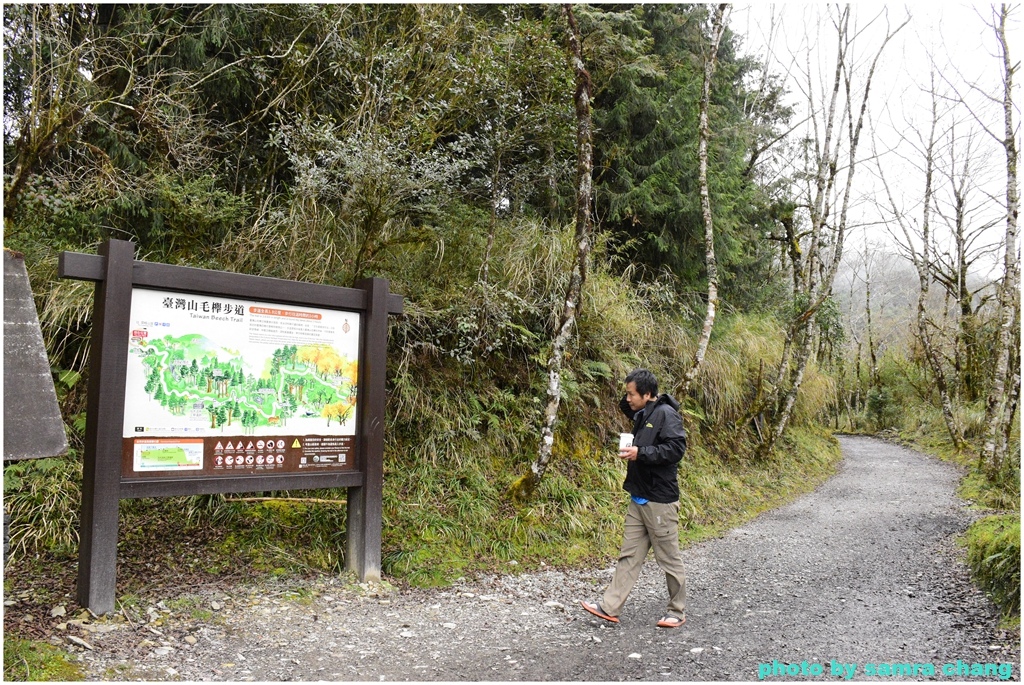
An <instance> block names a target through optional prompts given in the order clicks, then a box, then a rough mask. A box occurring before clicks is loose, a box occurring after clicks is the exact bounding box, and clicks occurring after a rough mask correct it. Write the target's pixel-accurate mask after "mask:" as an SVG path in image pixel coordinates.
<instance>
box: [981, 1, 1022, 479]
mask: <svg viewBox="0 0 1024 685" xmlns="http://www.w3.org/2000/svg"><path fill="white" fill-rule="evenodd" d="M1008 14H1009V8H1008V7H1007V6H1006V5H1005V4H1004V5H1002V8H1001V9H1000V14H999V25H998V26H997V27H995V28H996V35H997V36H998V37H999V46H1000V48H1001V50H1002V54H1003V122H1004V126H1005V137H1004V139H1003V147H1004V148H1005V150H1006V246H1005V247H1006V251H1005V252H1004V255H1003V265H1004V266H1003V268H1004V274H1003V282H1002V284H1001V287H1000V288H999V318H1000V321H999V336H998V337H997V339H996V349H995V350H994V355H995V359H996V367H995V370H994V373H993V376H992V385H991V389H990V390H989V394H988V401H987V402H986V403H985V444H984V447H983V449H982V455H981V456H982V459H983V460H984V461H985V462H987V463H988V464H989V466H990V468H991V469H993V470H995V469H997V468H998V465H999V463H1000V462H1001V461H1002V459H1003V456H1004V455H1003V454H1002V452H1003V451H1004V450H1003V449H1002V447H1003V445H1004V444H1005V443H1004V441H1003V440H1002V438H1001V436H1002V435H1003V434H1004V433H1005V428H1004V426H1003V422H1004V421H1005V420H1006V417H1007V414H1008V413H1009V412H1008V408H1007V404H1008V402H1009V401H1010V397H1009V396H1008V394H1007V390H1008V389H1011V388H1012V387H1013V386H1014V385H1015V384H1014V382H1013V379H1012V378H1010V377H1009V371H1010V366H1011V364H1010V357H1011V350H1010V341H1011V338H1012V337H1013V324H1014V319H1015V316H1014V310H1015V309H1016V308H1018V307H1019V301H1020V290H1019V288H1020V261H1019V258H1018V256H1017V207H1018V202H1019V197H1018V194H1017V143H1016V137H1015V134H1016V132H1015V131H1014V127H1013V73H1014V71H1016V67H1015V66H1013V65H1012V62H1011V61H1010V48H1009V45H1008V44H1007V42H1006V17H1007V15H1008ZM1008 386H1009V387H1008ZM1014 413H1015V412H1014Z"/></svg>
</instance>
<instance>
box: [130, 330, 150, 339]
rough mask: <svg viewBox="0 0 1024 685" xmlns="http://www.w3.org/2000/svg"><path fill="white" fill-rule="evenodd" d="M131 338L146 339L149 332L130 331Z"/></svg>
mask: <svg viewBox="0 0 1024 685" xmlns="http://www.w3.org/2000/svg"><path fill="white" fill-rule="evenodd" d="M132 337H133V338H146V337H149V331H132Z"/></svg>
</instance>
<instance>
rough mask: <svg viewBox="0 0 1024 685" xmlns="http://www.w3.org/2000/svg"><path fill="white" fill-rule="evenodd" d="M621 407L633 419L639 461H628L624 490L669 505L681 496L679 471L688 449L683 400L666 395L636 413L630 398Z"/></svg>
mask: <svg viewBox="0 0 1024 685" xmlns="http://www.w3.org/2000/svg"><path fill="white" fill-rule="evenodd" d="M619 408H620V409H621V410H622V413H623V414H625V415H626V417H627V418H629V419H632V420H633V444H634V445H635V446H636V447H637V448H638V449H637V456H636V460H635V461H629V462H626V481H625V482H624V483H623V484H622V487H623V489H624V490H625V491H626V492H628V493H629V494H631V495H633V496H635V497H643V498H644V499H648V500H650V501H652V502H660V503H663V504H668V503H670V502H675V501H677V500H678V499H679V482H678V480H677V479H676V470H677V468H678V466H679V461H680V460H681V459H682V458H683V454H684V453H685V452H686V431H685V430H684V429H683V420H682V418H681V417H680V416H679V411H678V410H679V403H678V402H676V400H675V398H674V397H672V396H671V395H668V394H665V395H661V396H659V397H658V399H656V400H651V401H650V402H648V403H647V406H646V407H644V408H643V409H641V410H640V411H637V412H634V411H633V410H632V409H631V408H630V406H629V403H628V402H627V401H626V398H625V397H623V398H622V401H621V402H619Z"/></svg>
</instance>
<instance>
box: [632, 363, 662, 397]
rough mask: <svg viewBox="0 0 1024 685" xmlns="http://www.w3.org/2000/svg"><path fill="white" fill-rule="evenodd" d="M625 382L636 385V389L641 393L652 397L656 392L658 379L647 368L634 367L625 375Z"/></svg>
mask: <svg viewBox="0 0 1024 685" xmlns="http://www.w3.org/2000/svg"><path fill="white" fill-rule="evenodd" d="M626 382H627V383H633V384H635V385H636V391H637V392H638V393H640V395H641V396H643V395H650V396H651V397H654V396H656V395H657V394H658V379H657V378H655V377H654V374H653V373H651V372H650V371H648V370H647V369H634V370H633V371H630V373H629V375H628V376H626Z"/></svg>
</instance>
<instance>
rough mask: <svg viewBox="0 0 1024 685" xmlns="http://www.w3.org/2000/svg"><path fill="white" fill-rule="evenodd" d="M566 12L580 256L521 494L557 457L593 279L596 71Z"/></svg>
mask: <svg viewBox="0 0 1024 685" xmlns="http://www.w3.org/2000/svg"><path fill="white" fill-rule="evenodd" d="M563 12H564V13H565V18H566V22H567V24H568V27H569V32H568V40H569V53H570V59H571V61H572V68H573V72H574V74H575V76H576V92H575V94H574V96H573V99H574V102H575V104H576V260H575V263H574V264H573V269H572V273H571V274H570V276H569V284H568V286H567V288H566V293H565V304H564V306H563V308H562V314H561V316H560V317H559V324H558V328H557V330H556V331H555V337H554V340H553V341H552V345H551V357H550V359H549V361H548V392H547V395H548V403H547V406H546V407H545V409H544V426H543V427H542V428H541V436H540V446H539V448H538V451H537V458H536V459H535V460H534V461H533V464H531V465H530V473H528V474H527V475H525V476H524V477H523V478H520V479H519V480H518V481H517V482H516V483H515V484H513V486H512V495H513V497H516V498H520V499H521V498H524V497H528V496H529V495H530V494H531V493H532V492H533V490H534V489H535V488H536V487H537V486H538V485H540V481H541V479H542V478H543V477H544V472H545V471H546V470H547V467H548V463H549V462H550V461H551V452H552V448H553V447H554V444H555V425H556V424H557V422H558V408H559V405H560V404H561V400H562V362H563V360H564V358H565V349H566V347H567V346H568V345H569V342H570V340H571V338H572V332H573V328H574V326H575V324H576V312H577V311H578V309H579V306H580V297H581V295H582V293H583V284H584V282H585V281H586V279H587V263H588V261H589V259H590V250H591V247H592V242H591V225H590V223H591V217H590V204H591V198H592V196H593V124H592V122H591V118H590V93H591V83H590V74H589V73H588V72H587V70H586V67H585V66H584V63H583V48H582V45H581V43H580V33H579V26H578V25H577V24H576V17H575V15H574V14H573V11H572V5H568V4H567V5H564V6H563Z"/></svg>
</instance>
